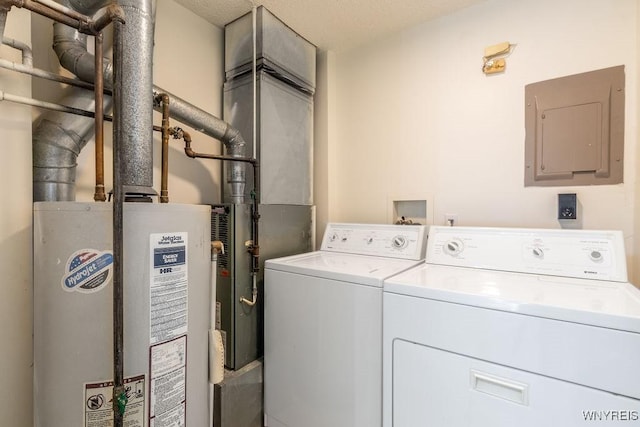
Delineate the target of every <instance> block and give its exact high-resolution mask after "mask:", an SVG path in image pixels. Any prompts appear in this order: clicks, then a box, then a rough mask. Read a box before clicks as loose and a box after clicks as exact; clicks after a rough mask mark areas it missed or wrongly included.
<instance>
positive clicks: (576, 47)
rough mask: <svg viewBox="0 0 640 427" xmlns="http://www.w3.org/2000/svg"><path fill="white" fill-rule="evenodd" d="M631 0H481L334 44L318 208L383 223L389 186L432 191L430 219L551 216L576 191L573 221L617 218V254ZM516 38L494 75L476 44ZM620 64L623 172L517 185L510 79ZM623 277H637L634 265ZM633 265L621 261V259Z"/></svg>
mask: <svg viewBox="0 0 640 427" xmlns="http://www.w3.org/2000/svg"><path fill="white" fill-rule="evenodd" d="M637 8H638V2H637V1H636V0H616V1H609V0H565V1H562V2H557V1H554V0H537V1H531V0H490V1H488V2H486V3H483V4H481V5H478V6H475V7H472V8H469V9H466V10H463V11H461V12H458V13H455V14H453V15H450V16H447V17H444V18H441V19H438V20H435V21H432V22H428V23H424V24H422V25H418V26H416V27H413V28H409V29H406V30H403V31H402V32H400V33H398V34H396V35H394V36H392V37H389V38H386V39H384V40H380V41H378V42H376V43H371V44H368V45H365V46H362V47H359V48H356V49H353V50H351V51H348V52H342V53H340V54H338V55H337V57H336V66H335V67H336V68H335V75H336V76H337V82H336V88H337V89H336V93H337V101H336V108H337V113H336V115H335V117H336V120H337V124H336V129H337V132H336V137H335V139H334V140H333V141H331V144H332V145H333V146H334V147H335V151H336V158H337V161H336V163H335V164H334V165H332V166H331V168H330V170H329V171H328V173H330V174H332V175H334V176H335V177H336V179H337V181H338V182H339V183H340V185H338V186H336V187H335V189H334V190H332V192H331V194H330V196H329V197H330V205H331V213H330V216H331V220H334V221H357V222H384V221H387V220H388V217H387V212H388V211H389V206H388V205H389V203H390V202H389V198H393V197H397V196H400V198H402V197H403V196H404V195H410V196H412V197H413V196H423V197H425V198H427V199H429V200H431V201H432V208H433V213H434V215H433V217H432V218H431V222H433V223H434V224H443V223H444V215H445V214H457V215H458V224H459V225H488V226H526V227H549V228H559V227H560V225H559V223H558V221H557V220H556V201H557V194H558V193H562V192H576V193H577V194H578V199H579V201H580V203H581V205H582V211H581V216H582V219H581V220H580V222H581V225H582V226H583V227H584V228H603V229H610V228H613V229H621V230H622V231H623V232H624V235H625V238H626V241H627V251H628V254H629V261H630V264H631V260H632V257H633V256H634V247H635V245H634V242H633V233H634V218H635V217H636V216H637V215H636V212H637V211H636V210H635V197H636V188H635V187H636V185H635V180H636V177H637V169H638V164H637V160H636V159H637V140H638V132H637V115H638V107H637V96H638V95H637V94H638V88H637V86H638V78H637V75H638V67H637V59H638V53H637V52H638V37H637V29H638V23H637V19H638V18H637V17H638V12H637ZM504 41H509V42H511V43H513V44H516V45H517V46H516V48H515V50H514V51H513V53H512V54H511V56H509V57H508V58H507V69H506V72H505V73H504V74H498V75H492V76H485V75H484V74H483V73H482V72H481V65H482V55H483V52H484V48H485V47H486V46H490V45H493V44H496V43H500V42H504ZM620 64H624V65H625V71H626V118H625V120H626V123H625V162H624V167H625V173H624V184H620V185H607V186H591V187H575V188H571V187H555V188H532V187H528V188H525V187H524V136H525V132H524V86H525V85H526V84H528V83H533V82H537V81H541V80H546V79H550V78H554V77H560V76H565V75H570V74H576V73H581V72H586V71H591V70H595V69H600V68H606V67H611V66H615V65H620ZM630 267H636V270H637V273H636V276H635V278H636V281H639V282H640V266H633V265H630ZM632 269H633V268H632Z"/></svg>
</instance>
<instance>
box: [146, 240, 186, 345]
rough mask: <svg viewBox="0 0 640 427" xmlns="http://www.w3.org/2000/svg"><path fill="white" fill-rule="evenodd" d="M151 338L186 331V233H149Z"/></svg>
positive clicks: (165, 338)
mask: <svg viewBox="0 0 640 427" xmlns="http://www.w3.org/2000/svg"><path fill="white" fill-rule="evenodd" d="M150 239H151V240H150V243H151V244H150V248H151V254H150V259H151V272H150V274H149V278H150V281H151V283H150V292H149V297H150V304H149V318H150V323H149V324H150V341H151V344H157V343H160V342H163V341H168V340H170V339H173V338H175V337H178V336H180V335H184V334H186V333H187V317H188V313H189V311H188V305H187V296H188V294H187V289H188V287H187V285H188V276H187V272H188V265H187V264H188V263H187V233H157V234H151V237H150Z"/></svg>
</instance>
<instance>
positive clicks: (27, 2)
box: [9, 0, 93, 34]
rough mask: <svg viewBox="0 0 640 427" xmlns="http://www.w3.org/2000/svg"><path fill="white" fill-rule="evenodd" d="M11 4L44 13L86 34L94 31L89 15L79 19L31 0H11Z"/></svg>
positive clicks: (43, 14) (40, 13)
mask: <svg viewBox="0 0 640 427" xmlns="http://www.w3.org/2000/svg"><path fill="white" fill-rule="evenodd" d="M9 3H10V4H12V5H13V6H16V7H20V8H22V7H23V8H25V9H28V10H30V11H32V12H35V13H37V14H38V15H42V16H45V17H47V18H49V19H52V20H54V21H56V22H60V23H62V24H65V25H67V26H69V27H71V28H75V29H77V30H78V31H80V32H81V33H85V34H93V32H91V30H90V28H89V22H90V21H91V19H90V18H89V17H86V16H85V17H84V18H85V19H82V20H81V19H77V18H73V17H71V16H69V15H67V14H65V13H62V12H60V11H57V10H54V9H51V8H50V7H48V6H45V5H43V4H40V3H36V2H34V1H31V0H13V1H11V0H10V1H9Z"/></svg>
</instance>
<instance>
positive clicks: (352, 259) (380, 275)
mask: <svg viewBox="0 0 640 427" xmlns="http://www.w3.org/2000/svg"><path fill="white" fill-rule="evenodd" d="M422 262H423V261H415V260H407V259H395V258H383V257H377V256H368V255H357V254H344V253H335V252H325V251H317V252H310V253H307V254H302V255H293V256H290V257H285V258H277V259H270V260H267V261H266V262H265V269H267V270H278V271H285V272H290V273H297V274H302V275H306V276H314V277H321V278H326V279H333V280H341V281H344V282H351V283H357V284H363V285H369V286H378V287H382V282H383V280H384V279H386V278H388V277H391V276H392V275H394V274H397V273H400V272H402V271H405V270H407V269H409V268H411V267H414V266H416V265H418V264H420V263H422Z"/></svg>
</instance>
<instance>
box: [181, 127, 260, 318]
mask: <svg viewBox="0 0 640 427" xmlns="http://www.w3.org/2000/svg"><path fill="white" fill-rule="evenodd" d="M169 132H170V133H171V135H173V137H174V138H176V139H179V138H182V139H183V140H184V153H185V154H186V155H187V156H188V157H191V158H192V159H197V158H199V159H213V160H224V161H229V162H244V163H251V166H253V190H252V191H251V199H252V205H251V243H250V244H249V245H248V246H247V252H249V254H250V255H251V270H252V274H254V275H257V274H258V272H259V271H260V243H259V240H258V239H259V234H260V233H259V229H258V227H259V222H260V211H259V204H258V198H259V197H258V194H259V192H260V163H259V162H258V160H257V159H254V158H249V157H233V156H221V155H217V154H206V153H196V152H195V151H193V149H192V148H191V136H190V135H189V134H188V133H187V132H185V131H183V130H182V129H180V128H178V127H175V128H171V129H169ZM256 289H257V288H256ZM256 292H257V291H256ZM256 298H257V294H256V293H254V294H253V299H252V300H248V299H246V298H241V299H240V301H241V302H243V303H244V304H247V305H249V306H253V305H255V301H256Z"/></svg>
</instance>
